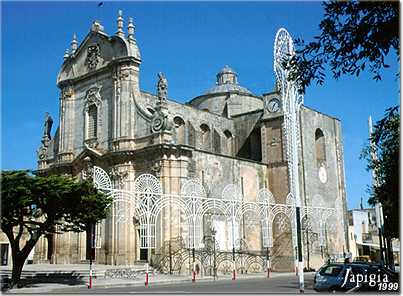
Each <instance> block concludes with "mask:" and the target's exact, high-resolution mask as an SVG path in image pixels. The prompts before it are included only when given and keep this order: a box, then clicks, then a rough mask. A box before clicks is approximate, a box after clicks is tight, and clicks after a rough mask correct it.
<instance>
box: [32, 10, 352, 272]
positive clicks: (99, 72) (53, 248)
mask: <svg viewBox="0 0 403 296" xmlns="http://www.w3.org/2000/svg"><path fill="white" fill-rule="evenodd" d="M141 63H142V60H141V55H140V50H139V46H138V44H137V41H136V38H135V32H134V24H133V21H132V19H129V22H128V26H127V33H125V32H124V28H123V17H122V14H121V12H119V16H118V19H117V32H116V33H115V34H113V35H108V34H107V33H106V32H105V30H104V28H103V26H102V25H101V24H100V23H99V22H94V23H93V24H92V26H91V29H90V32H89V33H88V35H87V36H86V37H85V39H84V40H83V41H82V42H81V43H80V44H78V42H77V40H76V37H75V36H74V38H73V41H72V42H71V49H70V50H68V51H66V53H65V56H64V62H63V65H62V66H61V69H60V72H59V74H58V77H57V86H58V88H59V89H60V113H59V114H60V116H59V119H58V121H57V123H58V127H57V129H56V131H55V132H54V133H53V134H52V130H51V128H52V119H51V117H50V116H49V115H47V117H46V121H45V127H44V133H43V138H42V143H41V145H40V147H39V150H38V173H40V174H53V173H56V174H66V175H69V176H73V177H77V178H82V177H83V172H84V171H85V167H86V165H87V164H88V163H90V164H91V165H95V166H98V167H100V168H102V169H103V170H105V171H106V172H107V173H108V174H109V175H110V176H111V179H112V183H113V185H114V187H115V188H120V189H124V190H128V191H130V190H134V180H135V179H136V177H138V176H139V175H141V174H144V173H147V174H151V175H153V176H155V177H156V178H157V179H158V180H159V181H160V183H161V184H162V190H163V192H164V193H165V194H172V195H178V194H180V190H181V186H182V185H183V182H184V181H185V180H187V179H189V178H197V179H198V180H200V181H201V183H202V184H203V186H204V187H205V189H206V192H207V194H208V197H209V196H211V197H215V196H219V195H220V192H222V190H223V189H224V187H225V186H226V185H227V184H238V185H239V188H240V191H241V192H242V196H243V198H244V199H245V200H250V201H254V200H256V196H257V194H258V191H259V189H260V188H267V189H268V190H269V191H270V192H271V193H272V195H273V197H274V200H275V202H276V203H279V204H285V203H286V198H287V195H288V193H289V192H290V188H289V180H288V169H287V154H286V143H285V139H286V137H285V131H284V127H283V122H284V114H283V109H282V104H283V98H282V97H281V93H280V92H279V91H278V90H276V89H275V90H274V91H269V92H267V93H263V94H254V93H252V92H251V91H249V90H248V89H247V88H245V87H243V86H241V85H240V83H239V81H238V75H237V73H236V72H235V71H234V70H233V69H231V68H230V67H229V66H225V67H224V68H223V69H222V70H221V71H219V72H218V74H217V76H216V82H215V85H214V86H213V87H212V88H211V89H209V90H207V91H206V92H205V93H203V94H201V95H199V96H197V97H195V98H193V99H191V100H188V103H186V104H181V103H178V102H177V101H175V100H174V99H173V98H170V97H169V92H168V81H169V79H168V78H167V77H165V76H164V75H163V74H162V73H159V74H158V76H157V80H156V82H157V89H156V94H151V93H147V92H144V91H142V90H140V88H139V80H140V72H141ZM212 84H213V78H212ZM169 87H171V88H174V87H175V86H174V85H170V86H169ZM178 99H183V98H178ZM299 120H300V137H301V149H300V160H301V161H300V164H299V175H300V182H301V196H302V197H301V200H302V201H303V204H306V205H308V204H312V202H313V197H314V196H317V195H320V196H321V197H322V202H323V204H322V205H323V206H326V207H334V203H335V200H337V199H339V200H342V203H343V212H342V214H341V216H339V217H337V222H338V223H339V224H338V225H339V226H338V227H337V229H336V231H335V233H334V234H332V235H327V237H326V245H325V247H326V252H327V254H328V255H329V256H330V255H340V254H343V252H347V251H348V240H346V236H345V235H346V227H347V224H346V214H345V213H346V193H345V183H344V164H343V144H342V131H341V122H340V120H338V119H336V118H334V117H332V116H329V115H326V114H323V113H321V112H318V111H315V110H313V109H311V108H309V107H306V106H302V107H301V111H300V118H299ZM55 122H56V120H55ZM118 210H119V211H125V212H126V215H128V216H129V217H130V219H128V220H126V221H124V223H117V221H116V219H117V216H116V215H111V216H110V217H108V218H107V219H105V220H104V221H102V223H99V225H97V228H96V230H97V233H96V237H97V239H96V259H95V260H96V262H97V263H99V264H113V265H127V264H129V265H130V264H134V263H135V262H138V261H140V260H153V258H154V257H153V256H157V255H158V254H160V253H161V252H162V251H161V250H162V245H163V244H164V243H165V242H167V241H170V240H173V239H175V238H178V237H181V236H182V235H183V233H182V232H183V227H181V225H182V223H183V214H182V213H181V212H180V211H179V210H178V209H177V208H175V206H170V207H166V208H164V209H163V210H162V211H161V214H160V217H159V218H158V219H159V220H158V221H159V222H158V227H157V229H156V232H157V234H156V235H157V237H158V238H157V246H156V248H155V249H153V250H151V252H150V253H148V251H146V250H143V249H142V248H141V246H140V237H139V225H138V223H136V217H135V214H134V211H133V210H132V209H130V208H124V207H123V208H121V209H118ZM244 224H246V222H245V220H244V221H243V222H241V224H240V225H239V227H238V228H237V232H238V233H237V234H236V235H237V237H242V238H243V239H244V241H245V242H246V243H247V245H248V247H247V248H248V250H250V251H251V252H256V253H258V252H260V251H262V250H263V249H264V248H263V245H262V234H261V231H262V230H261V228H260V227H259V226H258V225H257V226H256V227H252V228H250V227H249V228H247V229H246V228H245V225H244ZM222 225H224V226H223V227H222V230H220V231H221V232H222V233H218V234H217V235H216V236H217V237H218V238H217V240H218V245H219V249H220V250H224V251H225V250H229V251H230V250H231V246H228V244H227V243H226V240H227V239H226V238H227V236H226V231H227V230H226V229H227V228H226V226H225V223H224V224H222ZM290 225H291V223H290ZM217 227H219V225H218V224H217ZM290 228H292V227H289V228H288V230H287V229H277V228H276V227H274V230H273V231H274V234H273V239H274V242H273V248H272V250H271V258H272V267H273V269H274V270H289V269H290V268H291V269H292V268H293V267H292V266H293V263H294V258H295V249H294V247H293V244H292V236H291V229H290ZM203 231H204V232H205V233H208V230H207V229H204V230H203ZM303 237H304V240H305V236H303ZM308 240H309V241H308ZM315 241H316V242H315ZM88 245H89V239H88V235H87V233H85V232H84V233H64V234H54V235H53V236H50V237H46V238H45V237H44V238H41V239H40V241H39V242H38V244H37V246H36V247H35V253H34V259H33V260H34V262H36V263H44V262H49V261H48V260H51V261H52V262H54V263H59V264H63V263H64V264H66V263H80V262H84V261H85V260H87V259H88V256H89V252H88ZM304 245H308V247H310V250H308V253H309V254H308V256H309V257H310V258H306V256H307V255H306V250H305V249H304V254H305V260H306V259H308V260H310V261H311V263H310V264H311V266H315V265H316V266H320V265H321V264H322V262H323V260H325V259H324V258H325V257H324V255H323V251H324V250H323V248H321V247H320V246H319V243H318V239H317V238H316V240H315V237H308V235H307V238H306V241H305V243H304ZM340 256H341V255H340Z"/></svg>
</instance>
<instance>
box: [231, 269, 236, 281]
mask: <svg viewBox="0 0 403 296" xmlns="http://www.w3.org/2000/svg"><path fill="white" fill-rule="evenodd" d="M235 277H236V276H235V269H234V270H233V271H232V280H233V281H235Z"/></svg>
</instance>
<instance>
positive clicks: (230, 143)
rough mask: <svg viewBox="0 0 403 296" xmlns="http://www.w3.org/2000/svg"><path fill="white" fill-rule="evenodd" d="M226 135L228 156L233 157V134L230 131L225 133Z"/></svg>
mask: <svg viewBox="0 0 403 296" xmlns="http://www.w3.org/2000/svg"><path fill="white" fill-rule="evenodd" d="M224 135H225V142H226V148H227V154H228V155H231V156H232V154H233V139H232V133H231V132H230V131H229V130H225V131H224Z"/></svg>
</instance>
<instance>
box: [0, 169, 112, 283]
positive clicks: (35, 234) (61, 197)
mask: <svg viewBox="0 0 403 296" xmlns="http://www.w3.org/2000/svg"><path fill="white" fill-rule="evenodd" d="M1 185H2V188H1V195H2V199H1V220H0V221H1V230H2V231H3V232H4V233H5V234H6V235H7V237H8V239H9V241H10V246H11V255H12V261H13V268H12V278H11V286H14V285H15V284H17V283H18V281H19V280H20V277H21V272H22V268H23V266H24V263H25V260H26V259H27V257H28V255H29V253H30V252H31V250H32V249H33V247H34V246H35V244H36V243H37V242H38V240H39V238H40V237H41V236H42V235H49V234H51V233H56V231H57V232H58V233H60V232H66V231H75V232H80V231H84V230H86V229H87V228H88V227H89V225H91V224H92V223H96V222H98V221H100V220H102V219H105V218H106V216H107V213H108V206H109V205H110V204H111V202H112V199H111V198H110V197H108V196H106V195H104V194H103V193H100V192H99V191H98V190H97V189H96V188H95V187H94V186H93V184H92V182H90V181H76V180H73V179H72V178H68V177H64V176H58V175H50V176H45V177H43V176H34V175H32V174H30V173H29V171H2V173H1Z"/></svg>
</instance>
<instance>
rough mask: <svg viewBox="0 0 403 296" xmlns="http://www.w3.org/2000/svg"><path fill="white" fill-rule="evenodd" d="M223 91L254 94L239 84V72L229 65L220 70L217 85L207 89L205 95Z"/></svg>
mask: <svg viewBox="0 0 403 296" xmlns="http://www.w3.org/2000/svg"><path fill="white" fill-rule="evenodd" d="M223 92H239V93H244V94H249V95H251V94H252V92H250V91H249V90H248V89H246V88H245V87H242V86H240V85H239V84H238V74H237V73H236V72H235V71H234V70H232V69H231V68H230V67H229V66H227V65H225V66H224V68H222V69H221V71H220V72H218V74H217V82H216V86H214V87H213V88H210V89H209V90H208V91H206V92H205V95H209V94H215V93H223Z"/></svg>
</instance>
